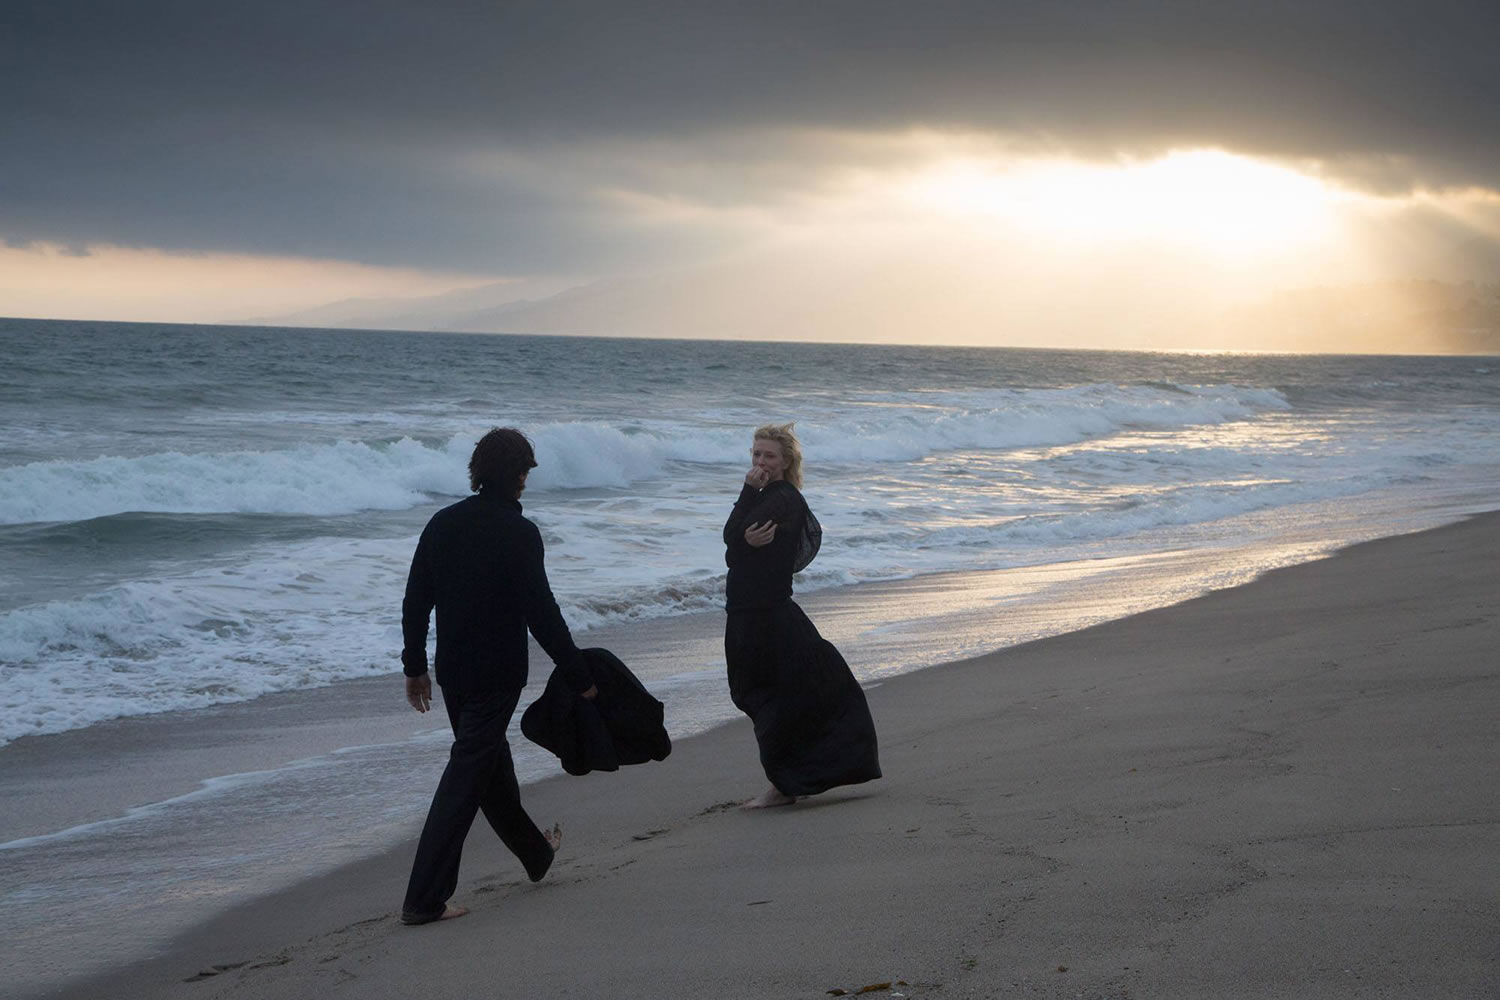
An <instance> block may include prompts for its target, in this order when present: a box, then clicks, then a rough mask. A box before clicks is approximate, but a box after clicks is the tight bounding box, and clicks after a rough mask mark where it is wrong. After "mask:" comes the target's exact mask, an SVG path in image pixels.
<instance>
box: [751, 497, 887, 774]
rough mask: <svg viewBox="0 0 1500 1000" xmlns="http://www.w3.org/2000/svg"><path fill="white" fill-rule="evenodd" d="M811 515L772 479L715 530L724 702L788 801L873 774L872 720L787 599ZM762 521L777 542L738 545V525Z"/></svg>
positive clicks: (834, 658)
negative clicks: (721, 586)
mask: <svg viewBox="0 0 1500 1000" xmlns="http://www.w3.org/2000/svg"><path fill="white" fill-rule="evenodd" d="M811 514H812V512H811V511H809V510H808V509H807V503H806V501H805V500H803V499H802V494H801V493H800V492H798V491H797V489H796V488H795V487H794V486H792V485H791V484H790V483H786V482H776V483H771V484H769V485H768V486H766V487H765V489H763V490H756V489H755V488H754V487H751V486H746V487H745V489H744V490H741V491H740V497H739V500H738V501H736V503H735V505H734V511H733V512H732V513H731V514H730V515H729V521H728V522H727V523H726V524H725V525H724V544H725V561H726V562H727V563H728V564H729V579H728V583H727V585H726V588H725V589H726V597H727V610H728V612H729V620H728V622H727V623H726V625H725V629H724V657H725V660H726V661H727V663H728V666H729V696H730V698H731V699H732V700H733V701H734V704H735V706H736V707H737V708H739V709H740V711H742V712H744V713H745V714H746V715H748V716H750V719H751V721H753V722H754V724H755V740H756V742H757V743H758V744H759V746H760V761H761V766H762V767H763V768H764V769H765V772H766V777H767V778H769V779H770V780H771V784H772V785H774V786H775V787H776V788H777V789H778V790H779V791H781V792H782V793H784V794H786V795H792V796H802V795H815V794H817V793H818V792H824V791H827V790H828V789H830V788H835V787H837V786H839V785H854V784H859V783H860V782H864V781H870V780H872V779H875V778H878V777H880V755H879V748H878V745H877V740H876V736H875V722H874V720H873V719H871V718H870V708H869V706H868V704H866V702H865V695H864V692H863V691H862V690H860V686H859V681H857V680H855V678H854V674H853V673H852V672H851V671H850V670H849V665H848V664H847V663H846V662H844V658H843V656H842V655H840V654H839V651H838V649H836V648H835V647H834V645H833V644H832V643H831V642H829V641H828V640H826V639H824V638H823V637H822V636H821V635H819V634H818V630H817V628H816V627H815V626H814V625H813V623H812V622H811V621H810V620H809V619H808V617H807V615H805V614H804V613H803V611H802V609H801V608H800V607H798V606H797V604H796V603H795V602H794V601H792V599H791V595H792V572H793V570H794V568H797V567H798V563H799V561H800V560H799V556H798V552H799V549H801V550H803V551H804V553H805V550H806V546H807V544H808V543H807V541H806V539H807V538H808V535H809V534H810V531H809V526H808V523H807V521H808V519H810V518H811ZM767 519H770V520H772V521H775V522H776V537H775V538H774V539H772V540H771V542H770V543H769V544H767V545H764V546H761V547H760V548H756V547H755V546H753V545H751V544H749V543H748V542H746V541H745V537H744V532H745V528H747V527H748V526H749V525H751V524H759V523H761V522H763V521H765V520H767ZM814 523H816V522H814ZM813 548H814V550H815V549H816V544H814V546H813ZM804 565H805V563H804Z"/></svg>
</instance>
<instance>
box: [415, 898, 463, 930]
mask: <svg viewBox="0 0 1500 1000" xmlns="http://www.w3.org/2000/svg"><path fill="white" fill-rule="evenodd" d="M468 912H469V908H468V907H467V906H454V905H453V904H452V903H444V904H443V912H442V913H440V914H438V915H437V916H435V917H428V916H413V915H412V914H409V913H403V914H401V922H402V923H403V924H407V925H409V926H417V925H419V924H435V923H437V922H438V921H439V920H457V919H458V918H459V917H461V916H463V915H464V914H466V913H468Z"/></svg>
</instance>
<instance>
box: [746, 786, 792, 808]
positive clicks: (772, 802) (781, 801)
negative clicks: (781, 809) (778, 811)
mask: <svg viewBox="0 0 1500 1000" xmlns="http://www.w3.org/2000/svg"><path fill="white" fill-rule="evenodd" d="M796 801H797V796H795V795H787V794H786V793H785V792H783V791H781V789H779V788H777V787H776V786H775V785H772V786H771V787H770V788H767V789H766V790H765V791H763V792H761V793H760V794H759V795H757V796H756V797H755V798H753V799H751V800H750V801H748V802H745V803H743V804H742V805H741V806H740V808H741V809H770V808H771V807H772V806H789V805H791V804H792V803H793V802H796Z"/></svg>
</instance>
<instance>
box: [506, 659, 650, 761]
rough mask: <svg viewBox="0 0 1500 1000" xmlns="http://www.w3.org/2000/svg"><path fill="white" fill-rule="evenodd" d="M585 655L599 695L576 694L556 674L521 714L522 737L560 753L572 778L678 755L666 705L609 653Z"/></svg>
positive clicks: (559, 756)
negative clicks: (669, 733) (666, 721)
mask: <svg viewBox="0 0 1500 1000" xmlns="http://www.w3.org/2000/svg"><path fill="white" fill-rule="evenodd" d="M582 652H583V664H584V667H585V668H586V669H587V670H588V672H589V674H590V676H591V677H592V678H593V682H594V686H595V687H597V688H598V689H599V693H598V695H597V696H596V697H595V698H592V699H589V698H584V697H581V696H579V695H577V694H574V693H573V691H572V690H571V689H570V688H569V686H568V684H567V683H566V682H565V681H564V680H563V678H562V676H561V674H560V672H559V671H556V670H554V671H553V672H552V676H551V677H549V678H547V688H546V690H544V691H543V692H542V695H541V697H539V698H538V699H537V700H536V701H534V702H532V703H531V705H530V706H529V707H528V708H527V709H526V711H525V713H524V714H523V715H522V716H521V732H522V734H523V735H525V737H526V738H527V739H528V740H530V741H531V742H533V743H535V744H537V745H538V746H540V747H542V748H544V749H546V750H550V751H552V752H553V753H554V754H556V755H557V756H558V758H559V759H561V761H562V766H563V770H564V771H567V772H568V773H569V774H588V773H589V772H590V771H618V770H619V769H620V765H621V764H644V763H645V762H646V761H649V760H664V759H665V758H666V756H667V755H668V754H669V753H671V752H672V740H671V738H670V737H668V736H667V729H666V726H665V725H664V723H663V718H664V709H663V706H662V703H661V702H659V701H657V700H656V699H655V698H653V697H652V696H651V692H650V691H647V690H646V688H645V686H644V685H643V684H641V682H640V681H639V680H637V679H636V676H635V674H633V673H631V672H630V668H629V667H627V666H625V664H623V663H621V662H620V659H619V657H617V656H615V654H613V653H611V652H610V651H609V650H607V649H598V648H594V649H585V650H583V651H582Z"/></svg>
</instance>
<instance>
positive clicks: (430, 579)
mask: <svg viewBox="0 0 1500 1000" xmlns="http://www.w3.org/2000/svg"><path fill="white" fill-rule="evenodd" d="M434 607H436V608H437V657H436V668H437V669H436V679H437V682H438V683H439V684H440V685H442V687H443V691H444V692H445V693H446V692H449V691H462V692H464V693H466V694H479V693H482V692H494V691H509V690H511V689H514V690H516V691H519V690H520V689H521V688H522V687H524V686H525V685H526V631H527V629H530V630H531V634H532V635H534V636H536V641H537V643H538V644H540V645H541V647H542V649H544V650H546V652H547V655H548V656H550V657H551V658H552V660H553V662H554V663H556V664H557V666H558V668H559V669H561V670H562V671H563V675H564V677H565V678H566V679H567V681H568V686H569V687H571V688H572V689H573V690H574V691H587V690H588V687H589V681H588V672H587V671H586V670H584V668H583V664H582V662H581V661H580V658H579V653H578V647H577V646H575V645H574V644H573V637H572V635H571V634H569V632H568V626H567V625H566V624H565V623H564V622H563V617H562V613H561V612H560V611H558V609H557V601H556V600H555V599H554V598H553V596H552V588H551V587H550V586H549V585H548V583H547V571H546V569H545V568H544V567H543V565H542V534H541V532H539V531H537V528H536V525H534V524H532V523H531V522H530V521H528V520H526V518H524V517H522V516H521V503H520V501H518V500H513V499H510V498H508V497H501V496H499V495H491V493H489V492H484V493H476V494H475V495H474V496H471V497H469V498H468V499H467V500H460V501H459V502H458V503H456V504H453V505H452V506H451V507H444V508H443V509H442V510H440V511H438V512H437V513H436V514H434V515H433V516H432V520H431V521H429V522H427V527H426V528H425V529H424V530H423V531H422V537H421V539H420V540H419V541H418V542H417V551H416V554H415V555H414V556H412V560H411V573H410V574H409V575H408V576H407V578H406V598H405V599H404V600H403V601H402V602H401V634H402V638H403V640H404V646H403V648H402V650H401V666H402V669H403V670H405V672H406V676H408V677H420V676H421V675H422V674H424V673H426V672H427V622H428V618H429V617H430V616H431V613H432V609H433V608H434Z"/></svg>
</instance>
